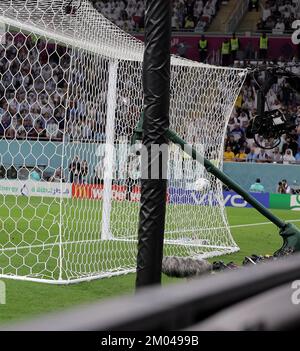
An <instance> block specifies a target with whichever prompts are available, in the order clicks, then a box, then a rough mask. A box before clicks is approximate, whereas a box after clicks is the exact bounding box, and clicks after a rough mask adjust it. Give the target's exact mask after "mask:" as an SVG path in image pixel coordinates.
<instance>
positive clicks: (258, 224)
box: [229, 219, 300, 228]
mask: <svg viewBox="0 0 300 351" xmlns="http://www.w3.org/2000/svg"><path fill="white" fill-rule="evenodd" d="M286 222H288V223H296V222H300V219H291V220H287V221H286ZM268 224H273V225H275V224H274V223H272V222H260V223H248V224H238V225H231V226H229V228H243V227H258V226H260V225H268Z"/></svg>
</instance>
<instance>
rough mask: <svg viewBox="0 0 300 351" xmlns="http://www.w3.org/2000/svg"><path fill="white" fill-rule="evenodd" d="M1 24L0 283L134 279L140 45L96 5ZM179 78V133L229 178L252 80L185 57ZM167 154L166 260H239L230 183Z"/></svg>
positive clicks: (19, 14) (8, 14)
mask: <svg viewBox="0 0 300 351" xmlns="http://www.w3.org/2000/svg"><path fill="white" fill-rule="evenodd" d="M0 13H1V15H0V25H1V32H0V36H1V38H0V39H1V42H0V74H1V80H0V91H1V100H0V114H1V115H0V150H1V152H0V197H1V201H0V277H6V278H14V279H23V280H32V281H42V282H49V283H51V282H52V283H64V284H65V283H68V282H78V281H82V280H90V279H95V278H100V277H107V276H112V275H119V274H125V273H129V272H133V271H134V270H135V266H136V253H137V224H138V211H139V197H140V187H139V176H140V156H139V155H138V153H137V152H136V151H135V150H134V149H133V147H132V146H131V143H130V141H131V137H132V135H133V131H134V128H135V126H136V124H137V122H138V121H139V119H140V115H141V113H142V110H143V93H142V92H143V89H142V60H143V50H144V47H143V43H142V42H140V41H138V40H136V39H135V38H133V37H132V36H130V35H128V34H127V33H125V32H123V31H121V30H120V29H119V28H118V27H116V26H115V25H113V24H112V23H111V22H110V21H108V20H107V19H106V18H105V17H103V16H102V15H101V14H100V13H99V12H97V10H96V9H95V8H94V7H93V4H92V1H88V0H82V1H76V0H75V1H73V2H71V3H70V0H68V1H66V0H51V1H50V0H11V1H10V0H2V1H1V2H0ZM171 71H172V74H171V109H170V119H171V128H172V129H173V130H175V131H176V132H177V133H178V134H179V135H180V136H182V137H183V138H185V139H186V140H187V141H188V142H189V143H192V144H193V145H195V147H197V148H198V150H199V151H200V152H201V153H202V154H204V155H205V156H206V157H207V158H208V159H210V160H213V162H214V164H215V165H217V166H218V167H220V168H221V167H222V155H223V140H224V134H225V130H226V125H227V121H228V119H229V116H230V114H231V110H232V108H233V105H234V102H235V100H236V97H237V95H238V93H239V91H240V88H241V86H242V84H243V81H244V78H245V72H244V71H243V70H239V69H232V68H222V67H214V66H209V65H203V64H200V63H197V62H193V61H189V60H186V59H182V58H179V57H175V56H173V57H172V68H171ZM169 154H170V155H169V156H170V157H169V168H168V169H169V189H168V197H167V203H168V205H167V218H166V232H165V245H164V250H165V255H176V256H186V257H211V256H216V255H221V254H226V253H231V252H234V251H237V250H238V247H237V245H236V243H235V242H234V240H233V238H232V236H231V233H230V230H229V226H228V221H227V217H226V212H225V208H224V200H223V195H222V184H221V183H220V182H219V181H218V180H217V179H216V178H214V177H213V176H211V175H209V174H208V173H207V172H206V171H205V169H204V168H203V166H201V165H200V164H197V163H195V162H194V161H192V160H191V159H189V158H188V157H186V156H185V155H184V153H183V152H182V151H181V150H180V149H179V148H178V147H177V146H176V145H170V147H169ZM199 178H203V179H206V180H207V181H206V182H205V184H206V186H205V188H204V189H202V190H201V191H199V189H198V188H195V182H196V180H197V179H199Z"/></svg>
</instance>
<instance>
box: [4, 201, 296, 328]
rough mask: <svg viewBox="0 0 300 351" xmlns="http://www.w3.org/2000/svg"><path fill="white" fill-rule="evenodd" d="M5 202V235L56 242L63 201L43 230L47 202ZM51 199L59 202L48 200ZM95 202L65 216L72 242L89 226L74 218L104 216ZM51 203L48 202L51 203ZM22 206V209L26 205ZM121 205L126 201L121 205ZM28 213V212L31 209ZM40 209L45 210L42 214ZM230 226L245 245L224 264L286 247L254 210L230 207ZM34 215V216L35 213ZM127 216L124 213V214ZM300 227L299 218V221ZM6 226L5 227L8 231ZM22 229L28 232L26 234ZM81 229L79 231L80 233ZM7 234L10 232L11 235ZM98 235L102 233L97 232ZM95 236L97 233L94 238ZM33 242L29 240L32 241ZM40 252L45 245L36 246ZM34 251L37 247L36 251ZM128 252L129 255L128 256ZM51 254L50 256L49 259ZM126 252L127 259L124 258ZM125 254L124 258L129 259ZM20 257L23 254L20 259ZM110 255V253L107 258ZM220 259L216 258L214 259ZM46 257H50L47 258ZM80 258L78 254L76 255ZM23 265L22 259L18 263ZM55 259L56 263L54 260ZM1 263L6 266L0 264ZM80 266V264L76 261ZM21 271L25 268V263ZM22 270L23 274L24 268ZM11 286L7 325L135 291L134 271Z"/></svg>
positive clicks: (292, 214) (284, 214) (291, 214)
mask: <svg viewBox="0 0 300 351" xmlns="http://www.w3.org/2000/svg"><path fill="white" fill-rule="evenodd" d="M7 198H8V197H6V199H5V201H4V202H3V199H1V200H2V205H1V206H0V219H1V221H0V223H1V225H2V228H1V231H0V233H14V235H13V236H12V238H13V239H11V240H14V242H15V243H16V244H18V245H20V244H22V240H24V233H27V236H26V238H31V240H32V242H31V244H32V245H38V244H39V240H45V239H46V243H47V244H49V245H50V246H51V244H52V243H53V242H55V240H57V237H56V236H53V237H51V236H49V228H52V229H53V230H54V229H55V230H57V228H55V225H57V224H56V222H57V216H58V212H59V211H57V207H56V208H55V206H59V204H57V201H56V203H53V206H52V208H53V212H52V213H51V212H50V213H49V214H50V216H48V217H47V219H46V220H45V222H44V223H43V226H42V228H44V232H43V230H42V231H41V230H40V231H39V233H38V234H37V233H36V232H35V230H37V228H38V227H39V228H40V224H41V223H40V222H39V220H38V218H43V211H44V210H45V209H43V204H41V203H40V202H39V201H40V200H39V198H36V199H34V200H33V201H36V204H35V203H33V202H31V205H32V206H31V207H30V208H28V206H23V204H22V201H23V202H24V201H26V200H24V199H23V200H22V198H21V197H14V198H13V197H12V198H11V199H9V201H8V199H7ZM47 201H49V202H51V201H54V200H51V199H49V200H47ZM95 203H96V202H93V204H92V205H91V207H90V208H89V209H88V211H87V213H84V214H82V213H76V208H77V207H78V206H77V207H76V206H74V207H71V208H70V213H69V215H68V214H67V215H66V217H65V219H66V221H68V220H69V221H70V223H69V225H71V226H73V228H74V233H75V234H74V237H73V238H66V239H68V240H72V239H73V240H76V239H77V237H76V235H77V234H78V233H79V232H80V231H82V230H84V228H82V227H80V223H81V222H82V221H81V220H77V221H76V220H74V218H78V219H82V216H91V215H92V216H97V215H99V212H100V211H99V210H100V209H101V208H99V206H100V205H99V202H98V205H96V204H95ZM47 205H49V204H47ZM22 206H23V207H22ZM120 206H121V205H120ZM26 211H28V212H27V213H26ZM39 211H40V212H39ZM118 211H123V212H124V214H126V208H125V207H124V208H119V209H118ZM227 213H228V217H229V222H230V225H231V226H232V229H231V231H232V234H233V237H234V239H235V241H236V242H237V244H238V245H239V247H240V251H239V252H237V253H235V254H231V255H226V256H224V257H219V258H217V259H218V260H219V259H220V260H224V261H225V262H229V261H235V262H237V263H241V261H242V260H243V258H244V256H246V255H250V254H252V253H256V254H272V253H273V252H274V251H275V250H276V249H278V248H279V247H280V245H281V239H280V237H279V235H278V230H277V229H276V227H275V226H273V225H272V224H269V223H267V221H266V219H265V218H264V217H262V216H261V215H259V214H258V213H257V212H256V211H254V210H253V209H236V208H228V209H227ZM274 213H276V214H277V215H278V216H280V217H281V218H283V219H286V220H296V221H297V220H299V218H300V216H299V215H300V213H299V212H296V211H279V210H277V211H274ZM33 214H34V216H33ZM22 216H23V217H24V216H29V218H30V217H32V216H33V217H34V220H33V221H31V222H30V224H28V223H29V222H28V221H22ZM124 218H125V216H124ZM93 223H94V224H92V225H93V226H94V227H93V229H94V232H95V233H99V231H100V229H101V228H100V225H99V224H97V223H98V222H97V221H93ZM251 224H252V225H251ZM296 224H297V225H298V226H300V220H299V222H296ZM123 225H125V226H133V225H135V224H133V223H130V222H128V223H123ZM3 229H4V230H3ZM22 233H23V234H22ZM76 233H77V234H76ZM5 235H6V234H2V236H0V243H1V244H2V245H3V243H4V242H5V240H7V238H6V239H5ZM7 235H8V234H7ZM97 235H98V234H97ZM89 239H90V240H93V239H94V237H93V236H91V237H90V238H89ZM27 241H28V240H27ZM37 250H41V248H37ZM33 253H34V250H33ZM39 254H40V256H39V257H40V258H39V262H38V264H40V267H38V268H42V267H45V262H43V254H42V253H40V251H39ZM124 255H125V256H126V253H125V254H124ZM46 256H47V255H46V254H45V257H46ZM125 256H124V257H125ZM124 257H123V258H122V259H123V260H124ZM18 259H19V260H21V258H20V257H19V258H18ZM27 259H28V260H29V261H28V265H29V266H30V263H31V262H30V260H31V259H32V258H30V255H28V258H27ZM107 259H109V257H108V258H107ZM215 259H216V258H214V259H212V260H215ZM45 260H46V259H45ZM77 260H78V257H77ZM15 263H16V264H19V263H20V261H16V262H15ZM55 263H56V262H53V264H55ZM0 264H2V265H3V264H4V263H3V262H0ZM77 264H78V265H79V266H80V264H81V262H77ZM22 269H25V268H24V267H23V268H22ZM20 273H21V272H20ZM174 281H176V280H175V279H169V278H167V277H163V283H164V284H169V283H172V282H174ZM4 282H5V284H6V296H7V300H6V304H5V305H0V323H7V322H10V321H12V320H19V319H27V318H30V317H32V316H34V315H38V314H41V313H45V312H50V311H55V310H60V309H64V308H67V307H71V306H74V305H78V304H82V303H85V302H89V301H94V300H98V299H104V298H109V297H112V296H119V295H122V294H128V293H132V292H133V291H134V282H135V275H134V274H128V275H124V276H118V277H112V278H107V279H101V280H96V281H92V282H83V283H79V284H75V285H68V286H57V285H48V284H40V283H32V282H23V281H14V280H7V279H6V280H4Z"/></svg>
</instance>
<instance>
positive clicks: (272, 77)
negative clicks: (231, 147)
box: [246, 67, 300, 149]
mask: <svg viewBox="0 0 300 351" xmlns="http://www.w3.org/2000/svg"><path fill="white" fill-rule="evenodd" d="M262 71H264V72H265V78H264V81H263V84H262V85H260V84H259V83H258V74H259V73H260V72H262ZM251 73H252V74H253V78H254V80H255V81H256V84H257V86H258V93H257V115H256V116H255V117H254V118H253V119H252V120H251V121H250V124H249V126H248V128H247V130H246V137H247V138H250V139H252V138H253V139H254V140H255V142H256V144H257V145H258V146H259V147H261V148H263V149H273V148H275V147H276V146H278V145H279V144H280V137H281V136H282V135H283V134H286V133H289V132H291V131H292V130H294V129H295V128H296V127H297V118H296V117H297V116H295V115H292V114H290V113H284V112H283V111H281V110H280V109H276V110H271V111H265V105H266V95H267V93H268V92H269V90H270V89H271V87H272V85H273V84H274V83H276V82H277V79H278V78H279V77H284V78H286V82H287V84H288V85H289V86H290V87H291V88H292V89H293V90H295V91H298V92H300V77H299V76H298V75H296V74H295V73H293V72H291V71H288V70H287V69H285V68H282V67H268V68H264V67H262V68H259V69H255V70H254V71H252V72H251ZM257 136H262V137H263V138H264V139H267V140H270V139H271V140H273V143H272V145H271V146H270V147H266V146H263V145H261V143H260V142H259V141H258V140H257Z"/></svg>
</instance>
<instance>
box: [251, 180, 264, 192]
mask: <svg viewBox="0 0 300 351" xmlns="http://www.w3.org/2000/svg"><path fill="white" fill-rule="evenodd" d="M249 191H250V192H252V193H264V192H265V188H264V186H263V185H262V184H261V182H260V178H257V179H256V182H255V183H254V184H252V185H251V186H250V189H249Z"/></svg>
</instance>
